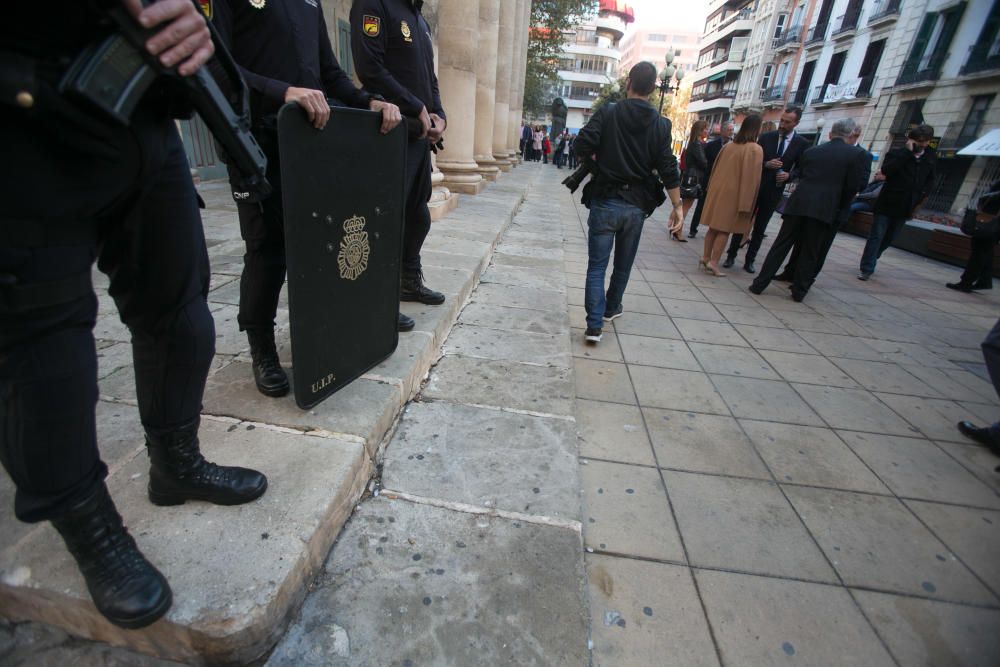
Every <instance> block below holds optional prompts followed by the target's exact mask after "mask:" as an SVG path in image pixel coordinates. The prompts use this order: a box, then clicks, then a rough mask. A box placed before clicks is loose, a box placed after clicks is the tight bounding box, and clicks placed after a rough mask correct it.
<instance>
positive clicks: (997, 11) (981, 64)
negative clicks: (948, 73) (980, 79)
mask: <svg viewBox="0 0 1000 667" xmlns="http://www.w3.org/2000/svg"><path fill="white" fill-rule="evenodd" d="M998 68H1000V0H996V1H995V2H994V3H993V9H992V10H991V11H990V13H989V15H988V16H987V18H986V23H984V24H983V29H982V30H981V31H980V33H979V39H977V40H976V43H975V44H973V46H972V52H971V53H970V54H969V59H968V60H967V61H966V63H965V66H964V67H963V68H962V74H973V73H975V72H982V71H985V70H988V69H998Z"/></svg>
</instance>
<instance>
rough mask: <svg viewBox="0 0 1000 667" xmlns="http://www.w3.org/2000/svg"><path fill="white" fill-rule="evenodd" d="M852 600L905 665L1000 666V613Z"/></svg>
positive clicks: (882, 598) (902, 600)
mask: <svg viewBox="0 0 1000 667" xmlns="http://www.w3.org/2000/svg"><path fill="white" fill-rule="evenodd" d="M853 595H854V597H855V598H856V599H857V601H858V604H859V605H861V609H862V610H863V611H864V613H865V615H866V616H867V617H868V618H869V619H870V620H871V623H872V625H874V626H875V630H876V631H877V632H878V634H879V637H881V638H882V640H883V641H884V642H885V643H886V645H888V647H889V650H890V651H891V652H892V655H893V657H895V659H896V661H897V662H898V664H900V665H905V666H909V665H956V666H962V667H966V666H967V667H990V666H991V665H996V664H997V663H998V662H1000V633H998V632H997V631H996V629H997V627H1000V611H997V610H995V609H977V608H974V607H966V606H961V605H954V604H948V603H947V602H936V601H933V600H921V599H918V598H911V597H901V596H897V595H887V594H884V593H872V592H868V591H853Z"/></svg>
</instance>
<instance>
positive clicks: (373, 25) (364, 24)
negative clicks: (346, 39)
mask: <svg viewBox="0 0 1000 667" xmlns="http://www.w3.org/2000/svg"><path fill="white" fill-rule="evenodd" d="M361 30H362V31H363V32H364V33H365V34H366V35H368V36H369V37H378V36H379V33H380V32H382V19H380V18H379V17H377V16H371V15H370V14H365V15H364V18H363V19H362V21H361Z"/></svg>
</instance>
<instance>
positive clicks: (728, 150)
mask: <svg viewBox="0 0 1000 667" xmlns="http://www.w3.org/2000/svg"><path fill="white" fill-rule="evenodd" d="M763 167H764V149H762V148H761V147H760V145H759V144H757V143H756V142H752V143H747V144H737V143H734V142H730V143H728V144H726V145H725V146H724V147H723V149H722V152H721V153H719V157H717V158H716V159H715V164H714V165H713V166H712V176H711V178H710V179H709V183H708V198H707V199H706V200H705V210H704V211H702V213H701V224H703V225H708V227H709V229H714V230H716V231H719V232H726V233H728V234H746V233H748V232H749V231H750V226H751V225H752V224H753V212H754V209H755V208H756V207H757V190H758V188H760V175H761V169H762V168H763Z"/></svg>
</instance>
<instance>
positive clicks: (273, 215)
mask: <svg viewBox="0 0 1000 667" xmlns="http://www.w3.org/2000/svg"><path fill="white" fill-rule="evenodd" d="M211 11H212V23H213V24H214V25H215V27H216V29H217V30H218V31H219V35H220V37H221V38H222V41H223V43H224V44H226V46H227V47H228V48H229V50H230V51H231V52H232V55H233V59H234V60H235V61H236V63H237V65H239V67H240V70H241V71H242V73H243V76H244V78H245V79H246V81H247V85H248V86H249V88H250V112H251V116H252V122H253V134H254V137H256V139H257V142H258V143H259V144H260V146H261V148H262V149H263V150H264V153H265V154H266V155H267V160H268V164H267V177H268V180H269V181H270V183H271V185H272V186H273V188H274V192H273V193H272V194H271V196H269V197H268V198H266V199H265V200H264V201H263V202H260V203H251V202H248V201H241V200H240V199H237V209H238V210H239V216H240V232H241V234H242V235H243V240H244V242H245V243H246V254H245V255H244V258H243V261H244V266H243V277H242V280H241V282H240V312H239V318H238V321H239V325H240V330H243V331H246V332H247V337H248V338H249V340H250V354H251V356H252V357H253V375H254V381H255V382H256V384H257V389H258V390H260V392H261V393H262V394H264V395H266V396H284V395H285V394H287V393H288V388H289V387H288V377H287V376H286V375H285V371H284V370H283V369H282V368H281V364H280V363H278V353H277V350H276V349H275V343H274V317H275V314H276V312H277V308H278V294H279V292H280V291H281V286H282V284H283V283H284V281H285V233H284V214H283V211H282V201H281V165H280V161H279V156H278V135H277V113H278V110H279V109H280V108H281V107H282V106H283V105H284V104H285V103H287V102H295V103H297V104H298V105H299V106H301V107H302V108H303V109H304V110H305V112H306V113H307V114H308V116H309V120H310V122H312V123H313V125H314V126H315V127H316V128H317V129H323V127H325V126H326V123H327V121H328V120H329V118H330V106H329V104H328V102H327V98H328V97H329V98H334V99H336V100H338V101H340V102H343V103H345V104H347V105H349V106H351V107H355V108H358V109H371V110H372V111H380V112H381V113H382V132H383V133H388V132H389V131H390V130H392V129H393V128H394V127H396V125H398V124H399V123H400V122H401V120H402V118H401V116H400V113H399V108H398V107H397V106H396V105H394V104H390V103H388V102H385V101H384V100H383V98H382V97H381V96H378V95H374V94H372V93H368V92H365V91H363V90H360V89H358V88H357V87H355V85H354V83H353V82H352V81H351V79H350V77H349V76H347V73H346V72H344V70H343V69H341V68H340V65H339V64H338V63H337V60H336V58H335V57H334V55H333V48H332V47H331V45H330V36H329V35H328V34H327V30H326V22H325V21H324V20H323V10H322V8H321V7H320V4H319V0H213V1H212V10H211ZM230 174H231V175H233V171H232V170H230ZM239 190H240V186H239V184H238V183H237V182H235V181H234V182H233V191H234V193H238V192H239ZM234 196H237V195H235V194H234ZM413 326H414V323H413V320H412V319H410V318H408V317H405V316H402V315H401V316H400V321H399V329H400V331H409V330H410V329H412V328H413Z"/></svg>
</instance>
